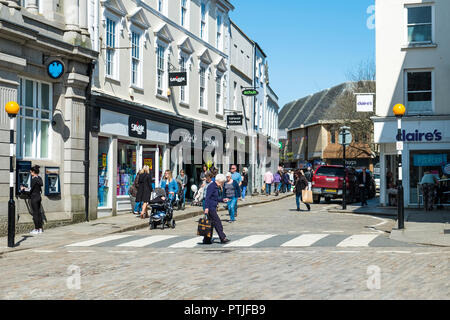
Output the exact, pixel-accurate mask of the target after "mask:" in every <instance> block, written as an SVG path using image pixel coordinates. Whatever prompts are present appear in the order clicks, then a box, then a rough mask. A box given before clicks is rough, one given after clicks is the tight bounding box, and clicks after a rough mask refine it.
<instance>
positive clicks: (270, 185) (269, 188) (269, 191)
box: [266, 183, 272, 194]
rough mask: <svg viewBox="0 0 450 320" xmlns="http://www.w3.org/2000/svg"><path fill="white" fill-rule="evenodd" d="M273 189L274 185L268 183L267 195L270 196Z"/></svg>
mask: <svg viewBox="0 0 450 320" xmlns="http://www.w3.org/2000/svg"><path fill="white" fill-rule="evenodd" d="M271 189H272V184H270V183H266V194H270V193H271V191H272V190H271Z"/></svg>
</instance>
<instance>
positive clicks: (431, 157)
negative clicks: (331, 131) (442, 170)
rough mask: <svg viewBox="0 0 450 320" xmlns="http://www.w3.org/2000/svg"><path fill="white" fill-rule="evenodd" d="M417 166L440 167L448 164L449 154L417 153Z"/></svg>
mask: <svg viewBox="0 0 450 320" xmlns="http://www.w3.org/2000/svg"><path fill="white" fill-rule="evenodd" d="M413 162H414V166H415V167H440V166H444V165H446V164H447V154H415V155H413Z"/></svg>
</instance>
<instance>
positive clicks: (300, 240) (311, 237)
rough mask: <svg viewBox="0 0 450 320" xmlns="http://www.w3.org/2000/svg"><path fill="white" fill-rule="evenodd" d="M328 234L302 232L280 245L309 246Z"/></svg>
mask: <svg viewBox="0 0 450 320" xmlns="http://www.w3.org/2000/svg"><path fill="white" fill-rule="evenodd" d="M327 236H329V235H328V234H303V235H301V236H299V237H297V238H294V239H292V240H290V241H288V242H285V243H283V244H282V245H281V246H282V247H309V246H312V245H313V244H314V243H316V242H317V241H319V240H321V239H323V238H325V237H327Z"/></svg>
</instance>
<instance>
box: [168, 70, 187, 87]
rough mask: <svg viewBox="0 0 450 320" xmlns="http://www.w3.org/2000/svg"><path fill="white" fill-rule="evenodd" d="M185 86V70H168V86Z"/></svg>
mask: <svg viewBox="0 0 450 320" xmlns="http://www.w3.org/2000/svg"><path fill="white" fill-rule="evenodd" d="M184 86H187V72H170V73H169V87H184Z"/></svg>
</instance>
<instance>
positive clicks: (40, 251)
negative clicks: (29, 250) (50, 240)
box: [33, 250, 55, 253]
mask: <svg viewBox="0 0 450 320" xmlns="http://www.w3.org/2000/svg"><path fill="white" fill-rule="evenodd" d="M33 252H36V253H52V252H55V251H54V250H33Z"/></svg>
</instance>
